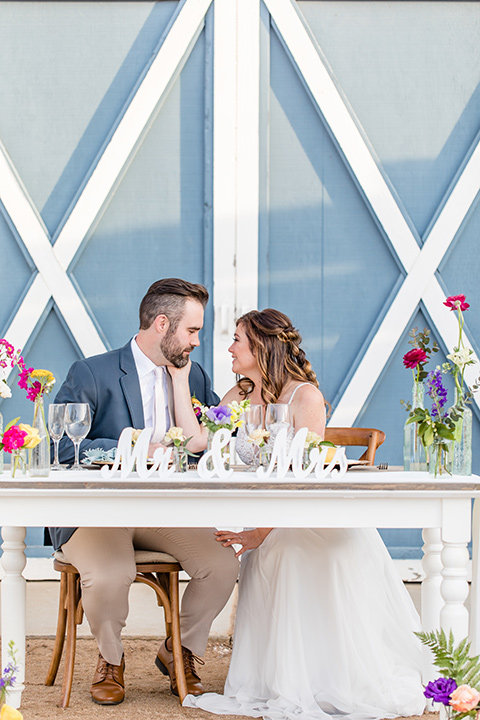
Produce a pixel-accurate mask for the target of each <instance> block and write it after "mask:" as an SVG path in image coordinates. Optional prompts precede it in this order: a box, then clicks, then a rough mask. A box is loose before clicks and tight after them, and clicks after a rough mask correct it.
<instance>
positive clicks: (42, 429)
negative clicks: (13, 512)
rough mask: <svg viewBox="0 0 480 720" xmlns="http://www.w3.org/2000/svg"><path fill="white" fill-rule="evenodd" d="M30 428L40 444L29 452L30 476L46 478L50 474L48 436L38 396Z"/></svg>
mask: <svg viewBox="0 0 480 720" xmlns="http://www.w3.org/2000/svg"><path fill="white" fill-rule="evenodd" d="M32 427H33V428H36V429H37V430H38V435H39V437H40V443H39V444H38V445H36V446H35V447H34V448H32V449H31V450H30V475H31V476H32V477H47V476H48V475H49V474H50V436H49V434H48V430H47V423H46V422H45V409H44V406H43V397H40V396H38V397H37V398H36V400H35V407H34V410H33V422H32Z"/></svg>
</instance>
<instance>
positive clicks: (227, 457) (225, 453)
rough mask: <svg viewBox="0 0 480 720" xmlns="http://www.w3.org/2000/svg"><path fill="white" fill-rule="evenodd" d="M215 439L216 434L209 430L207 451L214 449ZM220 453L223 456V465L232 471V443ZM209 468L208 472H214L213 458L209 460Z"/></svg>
mask: <svg viewBox="0 0 480 720" xmlns="http://www.w3.org/2000/svg"><path fill="white" fill-rule="evenodd" d="M214 437H215V433H214V432H212V430H209V431H208V439H207V450H211V449H212V443H213V438H214ZM220 452H221V455H222V460H223V464H224V465H225V469H226V470H230V443H227V445H225V447H223V448H222V449H221V450H220ZM207 468H208V470H213V462H212V459H211V458H209V459H208V460H207Z"/></svg>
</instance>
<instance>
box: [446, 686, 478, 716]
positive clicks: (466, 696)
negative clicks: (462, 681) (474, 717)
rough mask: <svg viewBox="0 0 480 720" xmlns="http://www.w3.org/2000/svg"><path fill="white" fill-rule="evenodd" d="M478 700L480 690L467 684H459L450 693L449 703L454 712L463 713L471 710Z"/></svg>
mask: <svg viewBox="0 0 480 720" xmlns="http://www.w3.org/2000/svg"><path fill="white" fill-rule="evenodd" d="M479 702H480V692H478V690H475V688H471V687H469V686H468V685H460V686H459V687H457V689H456V690H454V691H453V693H452V694H451V695H450V705H451V706H452V708H453V709H454V710H455V712H459V713H464V712H468V711H469V710H473V709H474V708H475V707H477V705H478V703H479Z"/></svg>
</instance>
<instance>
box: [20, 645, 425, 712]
mask: <svg viewBox="0 0 480 720" xmlns="http://www.w3.org/2000/svg"><path fill="white" fill-rule="evenodd" d="M124 646H125V659H126V673H125V681H126V698H125V701H124V702H123V703H122V704H121V705H116V706H112V707H106V706H99V705H95V703H93V702H92V701H91V699H90V694H89V692H88V691H89V688H90V683H91V679H92V676H93V672H94V669H95V665H96V661H97V647H96V643H95V641H94V640H93V639H90V638H80V639H79V640H78V642H77V655H76V663H75V676H74V681H73V688H72V695H71V699H70V707H69V708H68V709H66V710H62V709H61V708H59V707H57V702H58V699H59V694H60V685H61V673H62V666H60V672H59V677H58V679H57V683H58V685H54V686H53V687H45V685H44V681H45V674H46V671H47V668H48V664H49V661H50V656H51V651H52V647H53V639H51V638H41V637H35V638H29V639H28V640H27V667H26V676H27V679H26V687H25V691H24V694H23V698H22V707H21V711H22V713H23V717H24V720H33V719H34V718H35V719H36V720H39V719H41V720H50V719H53V718H63V720H85V719H86V718H105V719H106V720H114V719H115V720H116V719H117V718H118V720H125V718H128V719H129V720H133V719H135V720H136V719H137V718H138V719H148V720H150V718H169V720H170V719H171V720H207V719H209V720H212V718H219V720H222V719H223V720H227V719H228V718H230V720H235V718H238V717H240V716H237V715H235V716H233V715H229V716H226V715H222V716H219V715H210V714H209V713H206V712H204V711H203V710H193V709H191V708H182V707H180V705H179V704H178V699H177V698H176V697H174V696H173V695H172V694H171V693H170V689H169V684H168V680H167V679H166V678H165V677H164V676H163V675H161V673H159V672H158V670H157V668H156V667H155V665H154V659H155V655H156V652H157V648H158V641H157V640H155V639H152V638H144V639H142V638H125V639H124ZM230 653H231V649H230V646H229V643H228V641H223V640H218V641H210V642H209V645H208V648H207V653H206V656H205V662H206V664H205V667H202V668H201V677H202V682H203V683H204V685H205V687H206V688H207V689H208V690H210V691H213V692H221V691H222V688H223V683H224V681H225V677H226V674H227V669H228V663H229V660H230ZM411 720H413V718H412V719H411ZM422 720H438V713H425V714H424V715H423V716H422Z"/></svg>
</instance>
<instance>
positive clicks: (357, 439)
mask: <svg viewBox="0 0 480 720" xmlns="http://www.w3.org/2000/svg"><path fill="white" fill-rule="evenodd" d="M325 440H330V442H332V443H334V444H335V445H341V446H347V445H349V446H355V447H357V446H358V447H366V450H365V452H364V453H363V455H362V456H361V457H360V458H359V460H367V461H368V465H373V464H374V462H375V453H376V451H377V448H378V447H380V445H381V444H382V443H383V441H384V440H385V433H384V432H383V430H375V428H356V427H355V428H344V427H327V428H325Z"/></svg>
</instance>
